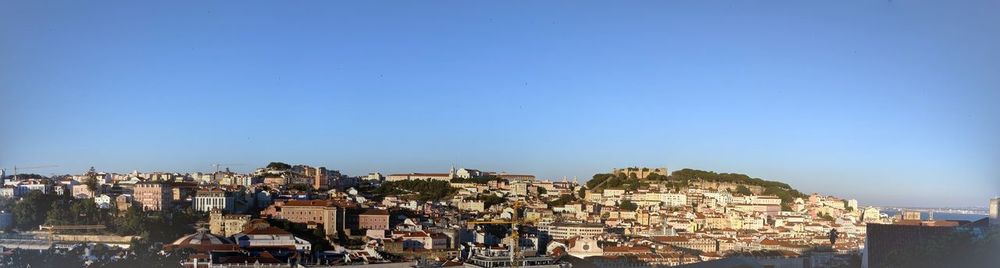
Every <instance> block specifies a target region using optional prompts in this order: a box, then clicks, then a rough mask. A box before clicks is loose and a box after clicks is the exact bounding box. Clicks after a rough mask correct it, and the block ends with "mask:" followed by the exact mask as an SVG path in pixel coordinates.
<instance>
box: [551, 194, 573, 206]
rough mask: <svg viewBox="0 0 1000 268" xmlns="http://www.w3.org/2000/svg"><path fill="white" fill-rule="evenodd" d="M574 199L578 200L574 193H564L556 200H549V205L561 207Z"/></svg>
mask: <svg viewBox="0 0 1000 268" xmlns="http://www.w3.org/2000/svg"><path fill="white" fill-rule="evenodd" d="M573 200H576V198H575V197H573V195H571V194H564V195H561V196H559V198H556V199H555V200H552V201H549V202H548V205H549V207H561V206H564V205H566V204H569V202H573Z"/></svg>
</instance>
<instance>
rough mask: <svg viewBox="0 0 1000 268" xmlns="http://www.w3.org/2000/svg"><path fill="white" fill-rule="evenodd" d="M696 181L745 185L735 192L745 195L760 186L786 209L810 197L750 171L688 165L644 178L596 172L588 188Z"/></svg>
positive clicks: (679, 185) (631, 188)
mask: <svg viewBox="0 0 1000 268" xmlns="http://www.w3.org/2000/svg"><path fill="white" fill-rule="evenodd" d="M692 181H707V182H721V183H734V184H741V185H740V186H738V187H737V189H735V191H736V193H739V194H743V195H749V194H752V192H751V191H750V189H749V188H747V187H746V186H744V185H752V186H759V187H761V188H763V189H764V191H763V192H762V194H764V195H774V196H777V197H778V198H781V203H782V204H781V206H782V209H785V210H789V209H790V206H791V204H792V202H794V200H795V198H800V197H806V195H805V194H803V193H801V192H799V191H798V190H795V189H793V188H792V187H791V186H789V185H788V184H786V183H783V182H777V181H769V180H764V179H760V178H754V177H750V176H748V175H746V174H739V173H716V172H712V171H704V170H696V169H687V168H686V169H681V170H677V171H674V172H672V173H670V175H668V176H664V175H660V174H655V173H654V174H649V175H647V176H646V177H645V178H643V179H639V178H638V177H637V176H636V175H635V173H629V174H627V175H626V174H621V173H619V174H610V173H600V174H595V175H594V177H593V179H591V180H590V181H587V184H586V185H587V189H591V190H592V191H595V192H601V191H603V190H604V189H625V190H628V191H635V190H637V189H641V188H645V187H648V186H649V183H651V182H656V183H661V184H665V185H666V187H668V188H673V189H675V190H680V189H681V188H687V187H688V186H689V185H690V184H691V182H692Z"/></svg>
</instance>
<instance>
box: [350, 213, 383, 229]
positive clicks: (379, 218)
mask: <svg viewBox="0 0 1000 268" xmlns="http://www.w3.org/2000/svg"><path fill="white" fill-rule="evenodd" d="M358 228H360V229H365V230H388V229H389V212H388V211H385V210H381V209H369V210H366V211H365V212H363V213H361V214H359V215H358Z"/></svg>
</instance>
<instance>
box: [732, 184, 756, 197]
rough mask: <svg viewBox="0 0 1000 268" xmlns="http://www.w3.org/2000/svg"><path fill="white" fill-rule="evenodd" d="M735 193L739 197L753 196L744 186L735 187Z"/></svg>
mask: <svg viewBox="0 0 1000 268" xmlns="http://www.w3.org/2000/svg"><path fill="white" fill-rule="evenodd" d="M736 193H737V194H740V195H753V192H751V191H750V188H747V187H746V186H743V185H740V186H737V187H736Z"/></svg>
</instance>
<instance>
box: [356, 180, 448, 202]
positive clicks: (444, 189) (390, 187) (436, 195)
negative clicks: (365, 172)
mask: <svg viewBox="0 0 1000 268" xmlns="http://www.w3.org/2000/svg"><path fill="white" fill-rule="evenodd" d="M457 191H458V189H457V188H454V187H451V185H450V184H448V182H447V181H438V180H402V181H387V182H384V183H382V185H381V186H379V187H378V188H376V189H375V191H374V193H375V194H377V195H381V196H409V197H412V198H415V199H417V200H421V201H440V200H443V199H444V198H445V197H448V196H450V195H452V194H454V193H455V192H457Z"/></svg>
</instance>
